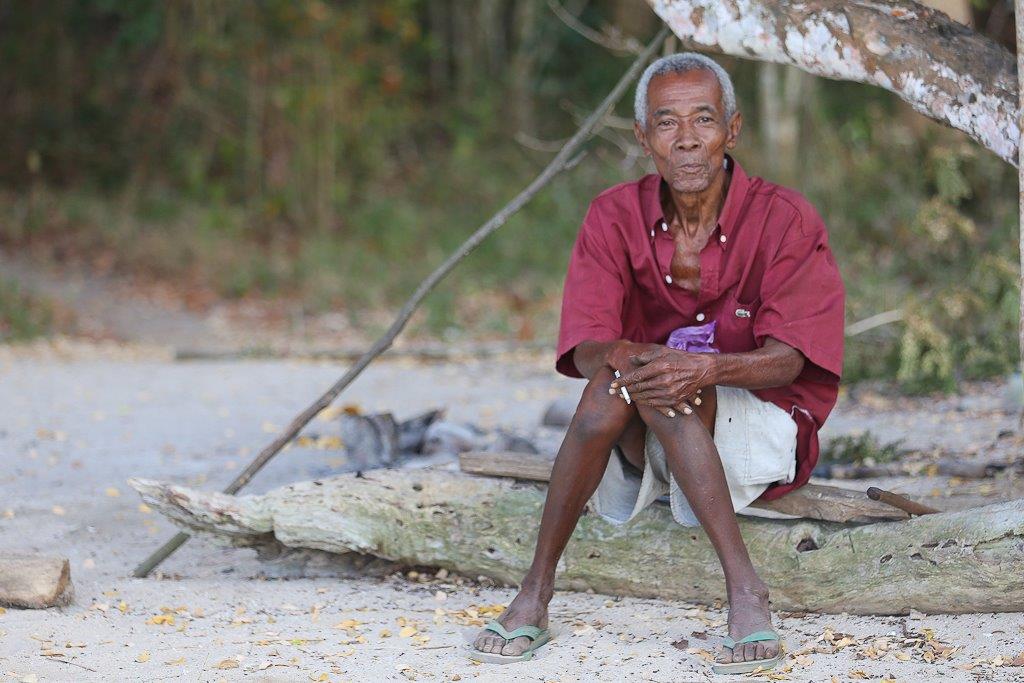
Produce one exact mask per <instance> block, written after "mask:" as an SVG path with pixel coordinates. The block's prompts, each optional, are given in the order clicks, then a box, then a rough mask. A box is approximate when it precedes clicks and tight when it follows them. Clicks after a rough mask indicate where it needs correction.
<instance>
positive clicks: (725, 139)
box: [634, 69, 742, 194]
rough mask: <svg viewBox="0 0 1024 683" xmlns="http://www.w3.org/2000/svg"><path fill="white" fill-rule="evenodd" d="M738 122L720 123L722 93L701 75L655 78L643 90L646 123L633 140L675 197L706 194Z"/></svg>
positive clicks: (731, 143) (705, 72)
mask: <svg viewBox="0 0 1024 683" xmlns="http://www.w3.org/2000/svg"><path fill="white" fill-rule="evenodd" d="M741 124H742V119H741V117H740V115H739V113H738V112H737V113H734V114H733V116H732V120H731V121H726V120H725V108H724V107H723V106H722V89H721V87H720V86H719V85H718V79H717V78H715V75H714V74H713V73H711V72H710V71H708V70H706V69H694V70H692V71H686V72H683V73H668V74H662V75H660V76H655V77H654V78H652V79H651V82H650V85H649V86H648V88H647V121H646V122H645V125H644V126H640V125H638V124H634V130H635V132H636V137H637V140H638V141H639V143H640V145H641V146H642V147H643V148H644V151H645V152H647V153H648V154H649V155H650V156H651V158H652V159H653V160H654V165H655V167H656V168H657V169H658V173H660V174H661V177H662V178H664V179H665V182H667V183H668V184H669V186H670V187H671V188H672V189H673V190H674V191H676V192H678V193H687V194H688V193H696V192H703V191H704V190H706V189H707V188H708V187H709V186H710V185H711V183H712V181H713V180H714V179H715V178H716V176H717V175H718V174H719V173H721V172H722V170H723V163H724V160H725V152H726V150H729V149H732V148H733V147H735V146H736V138H737V137H738V136H739V132H740V126H741Z"/></svg>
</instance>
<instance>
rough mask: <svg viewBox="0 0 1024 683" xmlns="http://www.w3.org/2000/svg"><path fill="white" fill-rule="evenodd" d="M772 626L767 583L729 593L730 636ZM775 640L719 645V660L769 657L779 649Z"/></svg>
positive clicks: (735, 638)
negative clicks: (734, 646) (732, 645)
mask: <svg viewBox="0 0 1024 683" xmlns="http://www.w3.org/2000/svg"><path fill="white" fill-rule="evenodd" d="M770 628H772V615H771V612H770V611H769V609H768V586H766V585H764V584H763V583H758V584H755V585H752V586H747V587H743V588H738V589H737V590H735V591H733V592H731V593H730V595H729V636H730V637H732V638H733V639H734V640H740V639H742V638H744V637H746V636H749V635H750V634H751V633H754V632H756V631H764V630H767V629H770ZM779 647H780V644H779V642H778V641H776V640H768V641H762V642H757V643H744V644H742V645H737V646H736V648H735V649H732V648H728V647H725V646H724V645H723V646H722V649H721V651H720V652H719V654H718V661H719V662H722V663H724V662H750V661H753V660H755V659H770V658H772V657H774V656H775V655H776V654H778V652H779Z"/></svg>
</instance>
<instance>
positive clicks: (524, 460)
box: [459, 451, 908, 523]
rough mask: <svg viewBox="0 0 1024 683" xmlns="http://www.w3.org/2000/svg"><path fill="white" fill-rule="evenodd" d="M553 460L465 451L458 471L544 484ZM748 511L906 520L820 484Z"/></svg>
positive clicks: (846, 491) (879, 505) (854, 520)
mask: <svg viewBox="0 0 1024 683" xmlns="http://www.w3.org/2000/svg"><path fill="white" fill-rule="evenodd" d="M553 464H554V458H553V457H552V456H550V455H546V454H543V453H540V454H536V453H509V452H490V451H467V452H465V453H462V454H461V455H460V456H459V469H461V470H462V471H463V472H466V473H469V474H477V475H483V476H489V477H511V478H513V479H526V480H529V481H545V482H546V481H548V480H549V479H550V478H551V467H552V465H553ZM751 507H755V508H757V509H759V510H769V511H772V512H778V513H782V514H786V515H793V516H795V517H804V518H806V519H816V520H820V521H823V522H841V523H845V522H851V523H869V522H881V521H889V520H897V519H907V517H908V515H907V514H906V513H905V512H903V511H902V510H899V509H897V508H894V507H892V506H890V505H886V504H885V503H882V502H879V501H874V500H871V499H870V498H868V497H867V495H866V494H865V493H863V492H861V491H854V490H850V489H842V488H838V487H836V486H826V485H822V484H807V485H805V486H801V487H800V488H798V489H797V490H796V491H793V492H792V493H790V494H788V495H786V496H783V497H782V498H779V499H778V500H773V501H768V502H764V501H755V502H754V503H753V504H752V505H751Z"/></svg>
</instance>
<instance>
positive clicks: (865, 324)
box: [846, 308, 903, 337]
mask: <svg viewBox="0 0 1024 683" xmlns="http://www.w3.org/2000/svg"><path fill="white" fill-rule="evenodd" d="M900 320H903V309H902V308H895V309H893V310H891V311H884V312H882V313H876V314H874V315H872V316H870V317H867V318H864V319H863V320H858V321H857V322H855V323H850V324H849V325H847V326H846V336H847V337H855V336H857V335H858V334H861V333H863V332H867V331H868V330H873V329H875V328H876V327H881V326H882V325H888V324H889V323H895V322H899V321H900Z"/></svg>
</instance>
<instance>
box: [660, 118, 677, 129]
mask: <svg viewBox="0 0 1024 683" xmlns="http://www.w3.org/2000/svg"><path fill="white" fill-rule="evenodd" d="M672 123H673V122H672V121H668V120H666V121H659V122H658V127H659V128H668V127H669V126H671V125H672Z"/></svg>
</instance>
